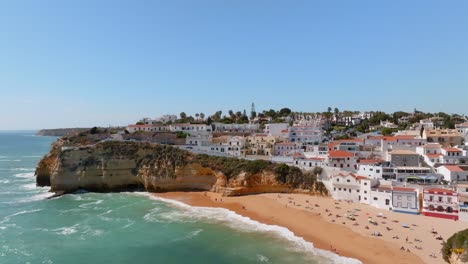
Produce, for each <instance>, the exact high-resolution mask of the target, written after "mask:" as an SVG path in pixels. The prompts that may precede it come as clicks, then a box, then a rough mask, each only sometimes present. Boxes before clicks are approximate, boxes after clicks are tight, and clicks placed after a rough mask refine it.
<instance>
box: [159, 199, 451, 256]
mask: <svg viewBox="0 0 468 264" xmlns="http://www.w3.org/2000/svg"><path fill="white" fill-rule="evenodd" d="M152 195H154V196H156V197H161V198H166V199H171V200H176V201H179V202H183V203H185V204H188V205H191V206H201V207H213V208H225V209H228V210H231V211H233V212H235V213H237V214H239V215H242V216H245V217H248V218H250V219H252V220H255V221H258V222H260V223H264V224H268V225H277V226H281V227H285V228H287V229H289V230H290V231H291V232H293V233H294V234H295V235H296V236H298V237H302V238H304V239H305V240H306V241H308V242H311V243H312V244H313V245H314V247H315V248H318V249H321V250H326V251H331V252H333V253H336V254H338V255H339V256H343V257H348V258H353V259H357V260H359V261H361V262H362V263H382V264H387V263H388V264H400V263H401V264H404V263H405V264H406V263H408V264H409V263H443V260H442V259H441V258H438V259H431V262H428V261H427V259H424V258H421V254H419V255H416V254H414V253H413V250H411V252H407V251H406V250H401V249H400V246H399V245H398V244H397V243H392V242H389V241H386V240H383V239H380V238H376V237H372V236H368V235H364V234H362V233H361V232H359V231H356V230H353V229H352V228H350V227H349V226H350V225H348V226H346V225H344V224H337V223H333V222H330V221H327V219H325V217H324V213H325V211H324V210H328V209H325V208H326V207H330V206H331V205H330V203H333V204H334V203H335V201H334V200H332V199H331V198H325V197H316V196H309V195H302V194H261V195H248V196H240V197H221V195H220V194H218V193H211V192H168V193H154V194H152ZM327 203H328V205H327ZM308 204H309V205H312V204H314V205H313V208H315V209H309V208H311V207H310V206H307V205H308ZM341 204H342V205H340V206H342V207H346V206H352V205H349V204H347V203H344V202H341ZM316 206H317V207H316ZM305 207H307V209H306V208H305ZM314 210H315V211H314ZM322 211H323V212H322ZM340 222H341V221H340ZM343 222H345V221H343Z"/></svg>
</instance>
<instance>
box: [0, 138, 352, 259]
mask: <svg viewBox="0 0 468 264" xmlns="http://www.w3.org/2000/svg"><path fill="white" fill-rule="evenodd" d="M54 140H55V138H52V137H36V136H34V133H33V132H15V133H13V132H0V263H2V264H3V263H358V262H357V261H355V260H352V259H346V258H339V257H337V256H335V255H333V254H331V253H329V252H326V251H321V250H316V249H314V248H313V246H312V245H311V244H310V243H307V242H305V241H304V240H302V239H301V238H298V237H295V236H294V235H293V234H292V233H291V232H289V231H288V230H287V229H284V228H281V227H277V226H268V225H263V224H260V223H257V222H254V221H251V220H249V219H247V218H244V217H242V216H239V215H236V214H234V213H233V212H230V211H228V210H224V209H212V208H200V207H190V206H186V205H184V204H181V203H178V202H172V201H167V200H156V199H154V198H151V197H150V196H148V195H146V194H144V193H109V194H98V193H83V194H71V195H65V196H62V197H59V198H54V199H46V198H47V197H48V196H50V195H51V194H50V193H49V192H48V188H38V187H36V186H35V178H34V168H35V166H36V164H37V162H38V161H39V159H40V158H41V157H42V155H44V154H46V153H47V152H48V150H49V148H50V143H52V142H53V141H54ZM311 228H313V227H311Z"/></svg>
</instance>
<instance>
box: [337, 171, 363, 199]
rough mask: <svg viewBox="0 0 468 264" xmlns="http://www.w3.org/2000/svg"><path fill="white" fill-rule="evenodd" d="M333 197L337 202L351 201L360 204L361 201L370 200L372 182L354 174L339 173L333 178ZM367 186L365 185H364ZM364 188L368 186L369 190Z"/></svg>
mask: <svg viewBox="0 0 468 264" xmlns="http://www.w3.org/2000/svg"><path fill="white" fill-rule="evenodd" d="M330 182H331V185H332V191H331V193H332V197H333V198H334V199H336V200H344V201H351V202H354V203H359V202H360V201H361V200H365V201H369V200H370V198H369V197H370V188H371V181H370V180H369V179H368V178H366V177H363V176H358V175H356V174H353V173H347V174H344V173H338V174H336V175H333V176H331V178H330ZM364 184H365V185H364ZM362 186H368V187H369V190H368V191H367V190H363V191H362V192H361V188H362Z"/></svg>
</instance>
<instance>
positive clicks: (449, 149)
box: [444, 148, 462, 152]
mask: <svg viewBox="0 0 468 264" xmlns="http://www.w3.org/2000/svg"><path fill="white" fill-rule="evenodd" d="M444 150H445V151H447V152H462V151H461V149H457V148H444Z"/></svg>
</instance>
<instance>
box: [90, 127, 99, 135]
mask: <svg viewBox="0 0 468 264" xmlns="http://www.w3.org/2000/svg"><path fill="white" fill-rule="evenodd" d="M98 132H99V131H98V128H97V127H93V128H91V130H89V133H90V134H91V135H94V134H97V133H98Z"/></svg>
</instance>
